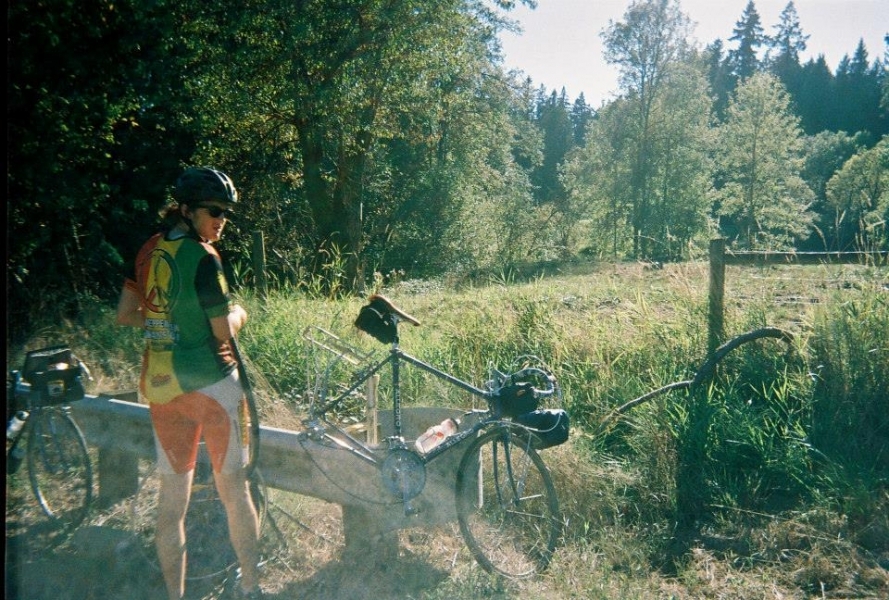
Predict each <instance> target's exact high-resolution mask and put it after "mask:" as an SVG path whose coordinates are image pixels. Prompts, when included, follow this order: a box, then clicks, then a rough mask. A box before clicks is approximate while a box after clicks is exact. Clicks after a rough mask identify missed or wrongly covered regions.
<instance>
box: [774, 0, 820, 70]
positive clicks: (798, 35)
mask: <svg viewBox="0 0 889 600" xmlns="http://www.w3.org/2000/svg"><path fill="white" fill-rule="evenodd" d="M779 19H780V20H779V22H778V24H777V25H775V35H774V36H772V37H771V38H770V39H769V43H768V52H767V54H766V62H768V63H769V66H770V67H771V68H772V72H773V73H774V74H775V75H777V76H778V77H779V78H780V76H781V73H782V72H784V71H785V70H786V69H788V68H793V67H794V66H796V67H798V66H799V64H800V62H799V60H800V54H802V53H803V52H805V50H806V42H807V41H808V39H809V36H808V35H803V29H802V26H801V25H800V22H799V15H798V14H797V12H796V6H795V5H794V3H793V0H791V1H790V2H788V3H787V6H785V7H784V10H782V11H781V16H780V17H779Z"/></svg>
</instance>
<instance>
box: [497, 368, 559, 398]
mask: <svg viewBox="0 0 889 600" xmlns="http://www.w3.org/2000/svg"><path fill="white" fill-rule="evenodd" d="M493 373H494V379H493V380H492V381H491V382H489V387H490V388H491V391H492V392H495V393H496V392H498V391H499V390H500V389H502V388H504V387H506V386H511V385H516V384H519V383H530V384H531V390H532V392H533V393H534V397H535V398H538V399H541V398H548V397H550V396H552V395H553V394H555V393H556V391H557V390H558V385H557V383H556V378H555V376H554V375H553V374H552V373H550V372H549V371H547V370H545V369H542V368H540V367H525V368H523V369H519V370H518V371H515V372H514V373H508V374H507V373H501V372H500V371H498V370H497V369H494V370H493ZM539 383H543V387H538V385H537V384H539Z"/></svg>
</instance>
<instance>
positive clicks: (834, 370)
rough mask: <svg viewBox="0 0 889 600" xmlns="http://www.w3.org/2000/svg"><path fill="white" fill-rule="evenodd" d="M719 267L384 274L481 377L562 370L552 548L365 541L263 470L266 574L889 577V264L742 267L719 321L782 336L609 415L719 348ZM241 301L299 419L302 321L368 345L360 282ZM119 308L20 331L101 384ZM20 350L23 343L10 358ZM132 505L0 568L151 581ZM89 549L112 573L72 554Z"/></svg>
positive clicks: (323, 590)
mask: <svg viewBox="0 0 889 600" xmlns="http://www.w3.org/2000/svg"><path fill="white" fill-rule="evenodd" d="M707 282H708V273H707V265H706V264H705V263H685V264H667V265H664V266H663V267H659V268H652V267H651V266H648V265H642V264H616V265H599V266H596V267H583V268H581V267H574V268H573V269H566V270H563V271H562V272H557V273H550V274H548V275H546V276H542V275H541V276H534V277H531V278H525V279H522V278H520V277H518V276H513V275H510V274H508V273H507V274H502V275H500V276H498V277H494V278H489V279H486V280H485V281H482V282H477V283H476V284H474V285H469V284H466V283H465V282H463V283H461V285H459V286H458V285H454V284H453V283H450V282H428V281H425V282H417V281H406V282H391V283H390V284H389V285H388V286H387V288H385V289H384V290H383V291H384V293H386V294H387V295H388V296H389V297H390V298H392V299H393V300H394V301H395V302H396V303H397V304H398V305H399V306H401V307H402V308H403V309H405V310H406V311H407V312H409V313H411V314H413V315H414V316H415V317H417V318H419V319H420V320H421V321H422V322H423V325H422V326H421V327H419V328H413V327H409V328H405V329H404V330H403V332H402V336H401V341H402V346H403V347H404V348H405V349H407V350H408V351H409V352H411V353H412V354H414V355H416V356H419V357H421V358H424V359H425V360H428V361H429V362H432V363H433V364H436V365H438V366H440V367H442V368H443V369H445V370H447V371H450V372H453V373H454V374H456V375H458V376H460V377H462V378H465V379H468V380H470V381H476V382H481V381H484V378H485V377H486V374H487V373H488V371H489V369H490V367H491V366H499V367H505V366H506V365H508V364H509V363H510V362H511V361H512V360H513V358H514V357H516V356H519V355H529V354H530V355H536V356H538V357H540V358H541V359H543V360H544V361H545V362H546V363H547V364H548V365H549V366H550V367H551V368H552V369H553V371H554V372H555V373H556V375H557V376H558V378H559V381H560V383H561V385H562V389H563V391H564V398H565V404H566V408H567V409H568V410H569V412H570V413H571V417H572V425H573V429H572V435H571V439H570V440H569V442H568V443H566V444H564V445H562V446H560V447H557V448H553V449H548V450H545V451H544V453H543V456H544V459H545V461H546V463H547V465H548V466H549V467H550V469H551V470H552V472H553V476H554V479H555V481H556V485H557V488H558V490H559V495H560V501H561V505H562V511H563V514H564V518H565V533H564V540H563V542H562V544H561V546H560V548H559V550H558V552H557V555H556V558H555V560H554V561H553V564H552V565H551V567H550V569H549V570H548V571H547V572H546V573H545V574H544V575H542V576H541V577H539V578H536V579H532V580H528V581H522V582H504V581H501V580H498V579H495V578H491V577H489V576H487V575H486V574H484V572H483V571H481V569H479V568H478V566H477V565H475V564H474V563H473V562H472V560H471V558H470V557H469V556H468V553H467V552H466V550H465V548H464V547H463V545H462V544H461V542H460V540H459V537H458V536H456V535H455V532H454V527H452V526H445V527H441V528H436V529H432V528H429V529H417V530H407V531H404V532H401V534H400V543H399V544H398V546H397V547H396V548H383V549H380V552H379V553H378V554H375V555H373V556H364V557H359V558H357V559H356V558H355V557H351V556H344V555H343V549H344V540H343V532H342V523H341V518H340V513H339V507H337V506H335V505H329V504H326V503H324V502H321V501H318V500H315V499H311V498H307V497H302V496H296V495H294V494H286V493H284V492H280V491H277V490H269V492H268V494H269V499H270V502H269V513H268V514H269V515H270V519H269V521H268V522H267V524H266V527H265V529H264V536H263V545H264V556H265V557H266V559H267V561H266V564H265V567H264V569H265V570H264V584H263V586H264V588H265V589H266V590H267V592H268V596H269V597H271V598H282V599H283V598H292V597H299V598H350V599H351V598H417V599H420V598H423V599H439V598H440V599H445V598H465V599H470V598H472V599H474V598H525V597H528V598H554V599H555V598H602V599H606V598H608V599H611V598H621V599H624V598H627V599H630V598H639V599H642V598H645V599H648V598H652V599H653V598H682V599H686V598H687V599H697V598H714V599H715V598H776V599H777V598H784V599H789V598H795V599H796V598H799V599H809V598H812V599H814V598H885V597H887V596H889V410H887V408H889V405H887V402H889V269H887V268H886V267H881V268H876V267H868V266H849V265H846V266H810V267H763V268H756V267H729V268H728V269H727V272H726V316H725V323H726V333H727V337H728V338H731V337H732V336H735V335H739V334H742V333H745V332H748V331H751V330H755V329H758V328H762V327H777V328H781V329H783V330H786V331H787V332H789V333H791V334H793V340H792V342H790V343H788V342H786V341H781V340H778V339H773V338H767V339H763V340H759V341H756V342H752V343H750V344H745V345H743V346H741V347H740V348H738V349H737V350H735V351H733V352H732V353H731V354H730V355H729V356H727V357H726V358H725V359H724V360H723V361H721V362H720V364H719V367H718V369H717V372H716V374H715V375H716V376H715V377H714V378H713V379H712V381H710V382H709V383H708V385H707V386H705V388H704V389H702V390H700V391H698V392H696V393H694V394H690V393H689V391H688V390H687V389H686V388H678V389H676V390H673V391H669V392H665V393H662V394H658V395H656V396H654V397H652V398H651V399H648V400H646V401H640V402H639V403H637V404H635V405H634V406H632V408H628V409H626V410H625V411H624V412H622V413H620V414H615V412H614V411H615V409H616V408H618V407H620V406H622V405H625V404H626V403H627V402H628V401H631V400H633V399H637V398H640V397H642V396H644V395H645V394H647V393H649V392H651V391H653V390H657V389H660V388H663V387H664V386H668V385H669V384H671V383H674V382H681V381H687V380H690V379H692V378H693V377H694V375H695V373H696V372H697V370H698V368H699V367H700V365H701V364H702V363H703V362H704V360H705V359H706V358H707V352H706V347H707V328H706V324H707ZM241 301H242V302H243V304H244V305H245V306H246V308H247V310H248V312H249V314H250V316H251V318H250V322H249V324H248V326H247V328H246V329H245V330H244V332H243V334H242V336H241V343H242V347H243V350H244V352H245V354H246V355H248V356H249V357H250V364H251V367H252V371H253V373H254V374H255V377H256V380H257V381H256V383H257V387H258V388H259V391H260V392H261V393H260V397H261V399H262V401H261V414H262V417H263V421H264V423H265V424H268V425H273V426H278V427H285V428H294V429H295V428H298V427H299V415H300V414H301V412H302V411H303V410H304V406H303V405H302V401H303V398H304V393H305V390H306V389H307V386H308V385H310V382H311V379H312V372H313V369H312V367H311V359H312V357H311V355H310V354H309V352H308V349H307V347H306V344H305V343H304V340H303V339H302V337H301V332H302V331H303V329H304V328H305V327H306V326H308V325H318V326H321V327H324V328H325V329H328V330H330V331H333V332H336V333H339V334H342V335H343V336H344V337H346V338H347V339H349V340H350V341H352V342H353V343H356V344H362V345H364V346H366V347H372V346H373V342H372V341H370V340H368V339H366V336H362V335H361V334H358V333H356V332H355V331H354V330H353V329H352V328H351V323H352V320H353V319H354V316H355V315H356V314H357V311H358V308H359V307H360V306H361V304H362V303H363V302H362V299H357V298H356V299H350V300H342V301H329V300H322V299H311V298H307V297H305V296H302V295H297V294H287V293H274V294H272V295H271V296H270V297H269V298H268V299H266V300H260V299H258V298H256V297H253V296H250V295H247V296H244V297H242V298H241ZM112 323H113V319H112V316H111V313H110V310H108V309H101V308H97V309H96V312H95V313H93V314H89V315H84V316H83V318H82V319H81V320H80V321H78V322H77V323H64V324H62V325H53V326H51V327H48V328H47V329H46V330H45V331H41V332H37V333H36V334H35V335H34V336H33V338H32V339H31V340H30V341H29V344H28V345H29V347H38V346H40V345H46V344H49V343H56V342H57V341H58V340H67V341H69V342H70V343H71V345H72V347H73V348H74V350H75V352H76V353H77V354H78V355H79V356H80V357H81V358H82V359H84V360H85V361H86V362H87V363H88V364H89V365H90V366H91V367H92V369H93V372H94V375H95V379H96V381H95V382H94V383H93V389H92V390H91V391H94V392H95V391H110V390H126V389H132V388H134V387H135V385H136V382H137V378H138V369H139V362H138V361H139V352H140V340H139V337H138V333H137V332H135V331H124V330H121V329H118V328H116V327H114V326H113V324H112ZM21 350H22V349H20V348H14V349H10V359H11V364H16V362H15V361H16V360H19V361H20V358H21ZM407 384H408V389H410V390H411V393H410V394H409V397H408V398H407V400H408V401H409V402H411V403H414V404H417V405H440V404H453V405H455V406H459V404H460V401H461V400H460V398H451V397H449V396H447V395H446V394H443V393H442V392H441V390H440V389H438V388H435V387H433V386H429V385H427V384H426V382H424V381H423V380H420V379H418V380H416V381H414V380H410V379H409V380H408V381H407ZM430 392H431V393H430ZM359 416H360V415H359ZM14 479H15V478H7V498H8V499H9V498H22V500H21V501H22V502H27V496H16V495H15V494H12V495H11V492H10V486H11V485H12V486H15V485H21V482H20V481H19V482H18V483H16V481H15V480H14ZM26 512H27V511H25V509H23V508H22V507H21V506H20V505H19V501H18V500H17V501H16V502H8V503H7V541H8V544H7V545H9V538H10V522H14V523H17V522H18V521H16V519H19V520H21V519H26V517H25V516H22V515H24V514H25V513H26ZM124 512H125V511H123V509H122V508H121V507H110V508H108V509H106V510H104V511H97V513H96V515H95V517H94V518H93V521H92V523H91V524H90V526H88V527H86V528H84V529H83V530H82V531H80V532H78V535H77V536H75V537H74V539H72V541H71V542H70V543H69V544H67V545H66V546H62V547H60V548H57V549H55V550H53V551H52V552H51V553H49V554H45V555H41V556H38V557H36V558H33V559H29V560H28V561H23V562H22V563H21V564H16V565H11V566H10V565H7V583H9V579H10V577H13V578H14V580H15V581H18V582H19V583H20V588H19V589H21V590H26V591H27V593H22V595H21V596H20V597H22V598H26V597H27V598H35V599H37V600H40V599H42V598H50V597H52V598H66V597H71V598H97V599H101V598H112V597H114V598H119V597H124V596H125V597H131V598H136V599H137V598H150V597H155V596H154V595H152V594H154V593H156V592H157V590H158V589H159V588H158V576H157V573H156V572H152V570H151V569H150V567H149V566H148V564H147V563H146V561H145V560H144V556H142V555H138V554H134V553H131V552H129V550H130V549H131V546H130V545H129V544H128V542H127V538H126V535H125V532H126V530H127V524H126V519H125V518H124V516H123V513H124ZM272 524H274V525H276V526H277V530H276V529H275V527H273V526H272ZM18 526H23V527H25V528H27V523H25V524H24V525H21V524H20V523H19V525H18ZM91 536H92V537H91ZM109 540H110V541H109ZM109 548H110V550H109ZM103 549H104V550H103ZM89 569H99V571H100V573H102V574H104V575H105V578H104V579H105V580H106V581H104V582H103V583H95V582H97V581H102V579H101V578H99V579H90V578H88V577H86V576H83V577H80V576H78V577H74V576H73V575H72V573H77V574H80V573H82V572H84V570H86V571H87V572H88V571H89ZM34 573H39V575H40V577H38V579H39V582H40V583H39V585H38V584H37V583H35V581H37V580H35V579H32V576H33V574H34ZM93 574H95V571H93ZM109 578H110V579H111V580H112V581H107V579H109ZM91 581H92V582H93V583H90V582H91ZM47 582H50V583H47ZM52 582H54V584H53V583H52ZM224 587H225V576H222V577H221V578H217V579H215V580H212V581H201V582H195V583H193V584H192V585H191V590H192V594H193V597H195V598H207V599H209V598H218V597H222V594H223V592H222V590H223V589H224ZM63 592H64V593H63ZM68 592H70V594H71V595H70V596H66V595H65V593H68ZM50 594H51V596H50ZM121 594H123V596H122V595H121ZM7 597H9V595H8V594H7Z"/></svg>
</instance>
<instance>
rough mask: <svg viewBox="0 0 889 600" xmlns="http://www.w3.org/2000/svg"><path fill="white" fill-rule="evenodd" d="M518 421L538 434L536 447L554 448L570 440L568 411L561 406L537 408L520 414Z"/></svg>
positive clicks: (516, 420) (540, 448) (538, 448)
mask: <svg viewBox="0 0 889 600" xmlns="http://www.w3.org/2000/svg"><path fill="white" fill-rule="evenodd" d="M515 422H516V423H519V424H520V425H524V426H525V427H527V428H528V429H531V430H532V431H533V432H534V435H535V436H536V439H535V440H534V448H535V449H537V450H543V449H544V448H552V447H553V446H558V445H559V444H564V443H565V442H566V441H568V430H569V429H570V427H571V425H570V422H569V419H568V413H567V411H565V410H564V409H561V408H547V409H542V410H535V411H532V412H528V413H525V414H523V415H519V416H518V417H516V419H515Z"/></svg>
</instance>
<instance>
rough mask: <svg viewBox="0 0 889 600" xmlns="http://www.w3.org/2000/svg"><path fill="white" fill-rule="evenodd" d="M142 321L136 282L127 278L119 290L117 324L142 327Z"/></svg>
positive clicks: (140, 303)
mask: <svg viewBox="0 0 889 600" xmlns="http://www.w3.org/2000/svg"><path fill="white" fill-rule="evenodd" d="M143 321H144V317H143V314H142V302H141V301H140V299H139V292H138V291H137V290H136V284H135V283H133V282H132V281H131V280H127V281H126V282H125V283H124V286H123V289H121V291H120V299H118V301H117V324H118V325H126V326H128V327H142V326H143Z"/></svg>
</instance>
